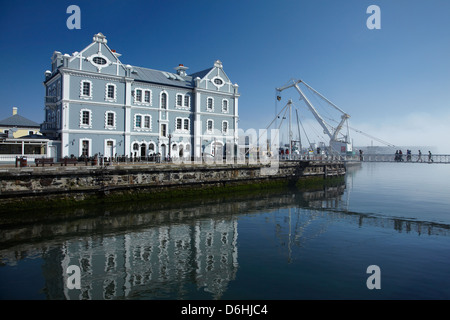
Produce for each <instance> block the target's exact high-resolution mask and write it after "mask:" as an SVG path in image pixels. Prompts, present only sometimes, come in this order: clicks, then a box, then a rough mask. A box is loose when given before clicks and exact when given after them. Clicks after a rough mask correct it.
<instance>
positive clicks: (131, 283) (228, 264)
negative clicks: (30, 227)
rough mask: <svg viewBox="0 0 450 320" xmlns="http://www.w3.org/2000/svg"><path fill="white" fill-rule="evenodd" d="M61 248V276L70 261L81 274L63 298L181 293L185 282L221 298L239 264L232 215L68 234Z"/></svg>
mask: <svg viewBox="0 0 450 320" xmlns="http://www.w3.org/2000/svg"><path fill="white" fill-rule="evenodd" d="M60 250H61V259H60V261H61V269H60V270H61V272H62V274H61V275H62V277H63V278H65V279H66V278H67V275H65V274H64V271H65V270H67V267H68V266H69V265H78V266H80V268H81V274H82V278H81V285H82V287H81V290H69V289H68V288H67V286H64V298H66V299H117V298H133V297H136V298H137V297H140V298H143V297H147V298H164V297H165V293H166V291H167V290H170V291H173V290H175V291H179V295H180V296H183V286H184V285H186V284H188V283H194V284H196V285H197V287H198V288H202V289H203V290H205V291H207V292H209V293H211V295H212V297H213V298H220V296H221V295H222V293H223V292H224V290H225V289H226V286H227V284H228V282H229V281H231V280H233V279H235V276H236V271H237V267H238V263H237V258H238V253H237V221H236V219H235V218H233V217H230V218H228V219H218V220H206V219H204V220H197V221H195V222H194V223H192V224H176V225H170V226H165V225H163V226H155V227H151V228H148V229H146V230H142V231H133V232H128V233H123V234H118V235H111V236H93V237H86V238H83V239H82V240H81V241H80V240H78V239H73V240H72V239H71V240H66V241H64V243H63V244H62V246H61V249H60ZM49 274H50V272H49ZM49 293H50V292H49ZM172 294H173V293H171V292H167V296H170V295H172Z"/></svg>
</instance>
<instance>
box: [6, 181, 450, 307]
mask: <svg viewBox="0 0 450 320" xmlns="http://www.w3.org/2000/svg"><path fill="white" fill-rule="evenodd" d="M344 191H345V185H339V186H335V187H327V188H325V189H321V190H318V191H314V192H299V191H298V190H280V191H266V192H261V193H258V194H254V195H251V196H248V195H247V196H245V195H236V194H233V195H231V194H230V195H228V196H226V197H210V198H208V199H197V200H194V201H189V202H185V203H183V204H181V205H180V204H179V203H175V202H174V201H170V202H167V203H158V204H156V203H147V202H145V203H139V204H127V205H126V206H119V205H113V206H101V205H99V206H98V207H96V208H89V209H77V211H71V212H68V213H67V215H64V214H60V215H57V216H58V218H60V220H54V221H48V222H46V223H36V222H34V221H32V220H30V221H29V223H28V224H21V225H20V226H14V224H13V223H10V222H8V223H9V225H8V224H5V223H3V226H2V232H1V234H0V262H1V265H3V266H12V265H14V264H18V263H20V261H21V260H24V259H26V258H30V257H33V256H34V257H37V258H41V259H42V277H43V279H44V282H45V287H44V289H43V292H44V293H45V296H46V298H47V299H99V300H103V299H174V298H176V299H183V298H186V297H188V298H192V295H193V292H195V298H204V299H211V298H212V299H220V298H221V297H222V296H223V294H224V293H225V292H226V290H227V287H228V286H229V285H230V282H232V281H233V280H235V279H236V275H237V272H238V268H239V264H238V219H239V218H240V217H242V216H243V215H245V214H249V213H257V214H260V213H262V212H266V213H267V212H273V215H269V216H270V217H271V219H274V221H275V220H276V219H284V222H282V223H279V224H278V223H273V222H274V221H269V220H270V219H269V220H265V221H266V222H269V223H273V225H274V226H275V229H274V232H275V234H276V235H277V238H278V239H279V241H282V242H283V243H286V244H287V249H288V253H287V256H288V259H290V256H291V255H290V253H291V251H292V250H293V248H294V247H301V246H302V245H305V241H306V242H307V241H308V239H312V238H313V237H316V236H318V235H320V233H321V232H322V231H323V228H326V227H327V224H328V223H330V222H332V221H333V220H336V219H339V220H343V219H344V220H346V221H349V222H350V223H357V224H362V223H363V221H364V223H366V224H370V225H377V226H382V227H384V228H393V229H395V230H400V228H399V224H402V225H403V224H404V223H408V226H409V227H408V228H406V230H409V231H411V230H416V229H417V232H419V233H420V232H423V231H424V230H425V229H427V230H428V232H433V233H436V232H437V233H440V232H445V233H447V232H448V230H446V229H442V228H439V227H436V226H434V229H433V226H432V225H429V224H428V225H425V224H422V223H420V222H404V221H398V219H396V220H395V221H394V220H386V219H381V218H379V217H378V218H377V217H371V216H366V215H363V214H357V213H351V212H348V211H347V210H346V209H345V207H346V199H343V195H344ZM279 210H283V211H284V214H282V215H277V214H276V212H277V211H279ZM286 212H288V214H286ZM74 216H76V217H77V218H76V219H73V218H72V217H74ZM266 217H267V216H266ZM278 217H279V218H278ZM21 219H22V221H23V218H21ZM286 219H288V220H287V222H286V221H285V220H286ZM279 221H281V220H278V221H276V222H279ZM316 222H317V223H316ZM313 223H316V225H315V226H316V227H318V228H315V229H314V228H311V227H310V226H311V225H312V224H313ZM277 228H278V229H277ZM308 228H309V229H308ZM305 232H309V233H308V234H307V237H306V236H305ZM70 265H77V266H79V267H80V269H81V290H77V289H72V290H70V289H68V288H67V286H66V280H67V277H68V275H67V273H66V270H67V268H68V266H70ZM193 288H194V289H193Z"/></svg>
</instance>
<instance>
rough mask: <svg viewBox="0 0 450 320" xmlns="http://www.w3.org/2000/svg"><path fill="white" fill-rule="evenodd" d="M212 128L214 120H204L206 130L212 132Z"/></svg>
mask: <svg viewBox="0 0 450 320" xmlns="http://www.w3.org/2000/svg"><path fill="white" fill-rule="evenodd" d="M213 128H214V121H212V120H208V121H207V122H206V130H207V131H209V132H212V131H213Z"/></svg>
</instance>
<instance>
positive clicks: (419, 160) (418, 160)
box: [417, 150, 422, 162]
mask: <svg viewBox="0 0 450 320" xmlns="http://www.w3.org/2000/svg"><path fill="white" fill-rule="evenodd" d="M417 162H422V152H421V151H420V150H419V157H418V158H417Z"/></svg>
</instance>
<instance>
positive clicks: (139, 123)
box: [134, 113, 152, 131]
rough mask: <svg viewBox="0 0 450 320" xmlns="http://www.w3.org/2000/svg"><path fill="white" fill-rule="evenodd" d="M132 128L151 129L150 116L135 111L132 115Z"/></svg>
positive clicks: (138, 129) (137, 129)
mask: <svg viewBox="0 0 450 320" xmlns="http://www.w3.org/2000/svg"><path fill="white" fill-rule="evenodd" d="M134 130H136V131H152V116H151V115H150V114H142V113H136V114H135V115H134Z"/></svg>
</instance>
